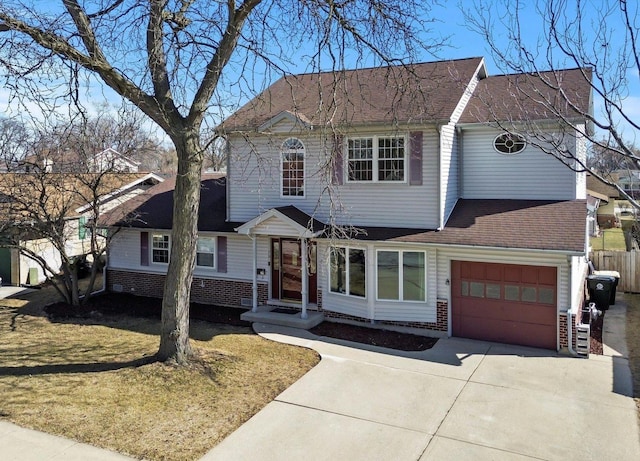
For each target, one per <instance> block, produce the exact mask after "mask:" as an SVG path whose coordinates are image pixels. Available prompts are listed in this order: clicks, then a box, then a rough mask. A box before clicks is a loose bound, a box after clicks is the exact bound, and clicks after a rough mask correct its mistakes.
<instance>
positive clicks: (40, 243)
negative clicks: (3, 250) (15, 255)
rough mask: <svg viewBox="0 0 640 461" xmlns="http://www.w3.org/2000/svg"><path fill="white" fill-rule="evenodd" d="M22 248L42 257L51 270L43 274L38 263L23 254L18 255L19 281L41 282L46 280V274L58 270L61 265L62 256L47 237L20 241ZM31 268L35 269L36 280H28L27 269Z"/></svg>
mask: <svg viewBox="0 0 640 461" xmlns="http://www.w3.org/2000/svg"><path fill="white" fill-rule="evenodd" d="M22 245H23V246H24V248H26V249H27V250H29V251H32V252H34V253H36V254H37V255H38V256H40V257H41V258H43V259H44V260H45V261H46V263H47V265H48V266H49V267H50V268H51V270H52V271H53V272H52V273H49V274H45V272H44V270H43V269H42V266H40V264H39V263H37V262H36V261H34V260H33V259H30V258H29V257H27V256H26V255H24V254H21V255H20V258H19V260H20V264H19V265H20V268H19V272H20V281H19V283H31V284H37V283H42V282H44V281H45V280H46V277H47V275H49V276H52V275H55V274H56V273H58V272H59V271H60V268H61V266H62V258H61V257H60V252H59V251H58V250H57V249H56V248H55V247H54V246H53V245H52V244H51V242H50V241H49V240H47V239H37V240H28V241H25V242H23V243H22ZM31 269H36V270H37V273H38V280H30V279H29V271H30V270H31Z"/></svg>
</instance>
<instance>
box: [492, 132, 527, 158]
mask: <svg viewBox="0 0 640 461" xmlns="http://www.w3.org/2000/svg"><path fill="white" fill-rule="evenodd" d="M526 146H527V143H526V141H525V139H524V137H523V136H521V135H519V134H515V133H502V134H501V135H498V136H496V139H494V141H493V147H494V149H495V150H497V151H498V152H500V153H501V154H509V155H514V154H519V153H520V152H522V151H523V150H524V148H525V147H526Z"/></svg>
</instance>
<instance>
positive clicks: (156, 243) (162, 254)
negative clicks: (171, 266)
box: [151, 234, 170, 264]
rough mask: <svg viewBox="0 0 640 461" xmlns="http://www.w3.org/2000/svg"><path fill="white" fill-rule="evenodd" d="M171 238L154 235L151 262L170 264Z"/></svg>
mask: <svg viewBox="0 0 640 461" xmlns="http://www.w3.org/2000/svg"><path fill="white" fill-rule="evenodd" d="M169 248H170V243H169V236H168V235H162V234H154V235H153V236H152V238H151V261H153V262H154V263H161V264H168V263H169Z"/></svg>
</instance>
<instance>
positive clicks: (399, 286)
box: [374, 248, 428, 304]
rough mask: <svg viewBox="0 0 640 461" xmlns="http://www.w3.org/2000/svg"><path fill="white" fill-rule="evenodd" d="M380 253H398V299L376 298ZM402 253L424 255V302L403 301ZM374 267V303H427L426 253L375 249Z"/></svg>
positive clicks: (396, 249)
mask: <svg viewBox="0 0 640 461" xmlns="http://www.w3.org/2000/svg"><path fill="white" fill-rule="evenodd" d="M381 251H388V252H391V251H393V252H396V253H399V256H400V258H399V259H398V266H399V267H398V281H399V282H400V285H398V299H388V298H380V297H378V253H379V252H381ZM404 253H422V254H424V301H416V300H414V299H410V300H407V301H405V300H404V299H403V298H404V264H403V261H404V257H403V254H404ZM374 263H375V264H374V265H375V268H376V275H375V288H376V290H375V291H376V301H380V302H389V303H414V304H424V303H426V302H427V294H428V293H427V281H428V274H427V252H426V251H424V250H410V249H402V250H400V249H398V248H377V249H376V260H375V261H374Z"/></svg>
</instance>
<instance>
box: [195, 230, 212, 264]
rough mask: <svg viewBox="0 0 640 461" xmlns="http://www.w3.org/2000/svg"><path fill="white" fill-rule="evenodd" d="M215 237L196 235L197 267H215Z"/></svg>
mask: <svg viewBox="0 0 640 461" xmlns="http://www.w3.org/2000/svg"><path fill="white" fill-rule="evenodd" d="M215 254H216V238H215V237H198V243H197V249H196V265H197V266H199V267H209V268H213V267H215Z"/></svg>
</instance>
